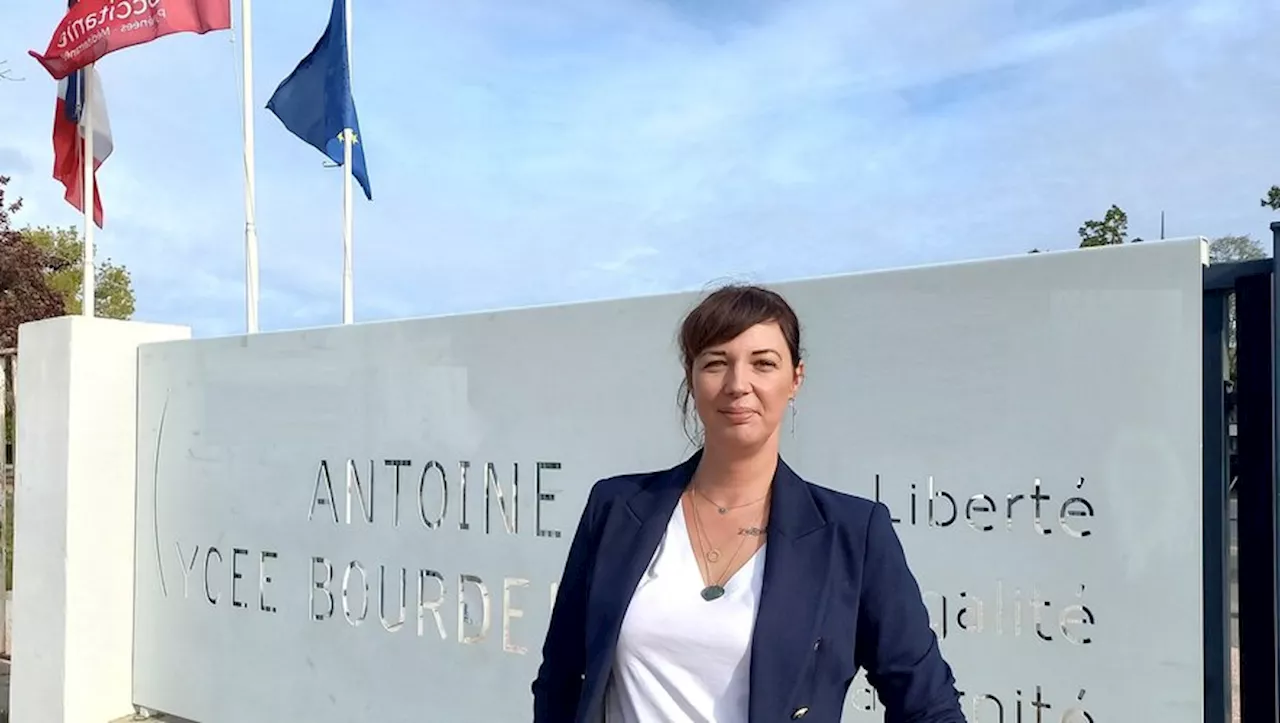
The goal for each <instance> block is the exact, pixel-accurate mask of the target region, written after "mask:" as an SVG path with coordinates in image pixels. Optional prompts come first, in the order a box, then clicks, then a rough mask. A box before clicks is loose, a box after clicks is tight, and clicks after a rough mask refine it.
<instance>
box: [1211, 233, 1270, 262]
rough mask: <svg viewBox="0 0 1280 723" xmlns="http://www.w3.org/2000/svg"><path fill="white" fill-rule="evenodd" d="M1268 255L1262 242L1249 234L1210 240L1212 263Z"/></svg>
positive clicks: (1250, 259) (1251, 258)
mask: <svg viewBox="0 0 1280 723" xmlns="http://www.w3.org/2000/svg"><path fill="white" fill-rule="evenodd" d="M1266 257H1267V252H1266V250H1265V249H1263V248H1262V244H1261V243H1259V242H1257V241H1254V240H1253V239H1252V238H1250V237H1248V236H1219V237H1218V238H1216V239H1214V240H1212V241H1210V242H1209V262H1210V263H1214V264H1225V263H1231V262H1233V261H1253V260H1254V259H1264V258H1266Z"/></svg>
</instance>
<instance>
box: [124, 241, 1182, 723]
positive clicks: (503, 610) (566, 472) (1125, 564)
mask: <svg viewBox="0 0 1280 723" xmlns="http://www.w3.org/2000/svg"><path fill="white" fill-rule="evenodd" d="M779 288H780V290H782V291H783V292H784V293H785V294H786V295H787V296H788V297H789V298H790V299H791V300H792V302H793V303H794V304H795V305H796V307H797V309H798V311H799V313H800V315H801V319H802V321H803V322H804V324H805V327H806V334H807V338H806V342H805V345H806V347H807V351H808V363H809V377H808V382H807V384H806V386H805V388H804V389H803V390H802V392H801V394H800V397H799V398H798V400H797V407H798V415H797V419H796V427H795V430H794V432H792V431H791V429H790V427H789V424H788V427H787V428H786V429H785V430H784V435H785V440H784V443H783V445H784V447H783V452H784V455H785V456H786V457H787V459H788V461H789V462H790V463H791V464H792V465H793V467H795V468H796V469H797V471H799V472H800V473H801V474H802V475H804V476H806V477H807V478H809V479H810V480H812V481H814V482H817V483H820V484H824V485H827V486H829V487H834V488H837V489H840V490H845V491H848V492H851V493H854V494H858V495H863V496H866V497H871V498H879V499H880V500H881V501H882V502H884V503H885V504H886V505H888V506H889V508H890V510H891V512H892V513H893V515H894V517H895V518H897V520H898V525H897V529H898V532H899V534H900V535H901V537H902V539H903V541H904V545H905V546H906V549H907V553H908V556H909V559H910V561H911V563H912V565H913V567H914V569H915V571H916V573H917V575H918V577H919V578H920V580H921V584H922V586H923V587H924V588H925V592H924V594H925V598H926V600H927V602H928V605H929V609H930V611H931V614H932V616H933V622H934V627H935V630H936V631H937V633H938V634H939V635H940V636H941V638H942V646H943V649H944V652H945V653H946V655H947V657H948V658H949V660H950V661H951V663H952V664H953V666H954V668H955V670H956V673H957V676H958V680H959V686H960V687H961V688H962V689H963V691H964V694H965V710H966V713H967V714H968V715H969V716H970V720H971V721H1017V720H1021V721H1060V720H1063V721H1122V720H1160V721H1165V722H1166V723H1184V722H1185V723H1190V722H1191V721H1199V720H1200V719H1201V708H1202V704H1201V691H1202V684H1203V670H1202V668H1203V666H1202V660H1201V655H1202V643H1201V629H1202V625H1201V580H1200V550H1201V542H1200V470H1201V467H1200V444H1201V433H1200V424H1201V421H1200V420H1201V413H1200V394H1201V392H1200V390H1201V387H1200V358H1201V350H1200V337H1201V318H1200V317H1201V312H1200V309H1201V245H1200V243H1199V242H1198V241H1186V242H1182V241H1179V242H1163V243H1147V244H1141V245H1133V246H1127V247H1119V248H1110V249H1096V250H1089V251H1081V252H1071V253H1066V254H1047V255H1033V256H1025V257H1019V258H1012V259H1005V260H997V261H990V262H981V263H967V264H960V265H949V266H940V267H930V268H920V269H911V270H904V271H893V272H885V273H874V274H863V275H855V276H842V277H834V278H826V279H819V280H810V281H803V282H797V283H791V284H786V285H783V286H781V287H779ZM694 301H695V297H694V296H692V295H676V296H662V297H654V298H643V299H633V300H625V301H611V302H604V303H592V304H582V305H572V306H561V307H548V308H536V309H526V310H517V311H506V312H501V313H495V314H481V315H470V316H460V317H449V318H437V319H423V320H414V321H404V322H394V323H385V324H367V325H358V326H353V327H345V328H331V329H320V330H315V331H305V332H290V333H282V334H266V335H259V336H254V337H251V338H228V339H213V340H197V341H183V342H173V343H163V344H154V345H148V346H144V347H143V349H142V351H141V357H140V361H139V364H140V371H139V375H140V384H139V387H140V395H139V399H138V415H139V439H138V507H137V561H136V566H137V607H136V633H135V637H136V649H135V671H134V672H135V683H134V685H135V693H134V699H135V702H136V703H137V704H139V705H143V706H146V707H148V708H152V709H157V710H160V711H164V712H168V713H172V714H175V715H180V716H182V717H185V718H188V719H191V720H195V721H201V722H202V723H215V722H218V721H235V722H236V723H268V722H269V723H277V722H278V721H281V720H307V721H310V722H311V723H349V722H350V721H353V720H370V721H372V720H377V721H402V720H403V721H410V720H414V721H417V720H442V721H451V722H453V723H465V722H468V721H475V722H477V723H495V722H496V721H510V722H512V723H514V722H515V721H521V720H528V719H529V717H530V693H529V683H530V681H531V680H532V678H533V676H534V672H535V669H536V667H537V665H538V662H539V655H538V650H539V646H540V644H541V640H542V635H543V633H544V631H545V626H546V621H547V617H548V612H549V607H550V601H551V599H552V596H553V595H554V592H555V586H556V584H557V578H558V577H559V574H560V568H561V565H562V563H563V559H564V555H565V553H566V550H567V547H568V544H569V535H571V534H572V531H573V527H574V525H575V523H576V520H577V516H578V513H579V511H580V509H581V506H582V504H583V502H584V501H585V499H586V495H587V491H588V489H589V487H590V485H591V484H592V482H594V481H595V480H596V479H598V478H600V477H603V476H607V475H611V474H616V473H619V472H625V471H634V470H642V469H656V468H660V467H666V466H670V465H673V464H676V463H678V462H679V461H681V460H682V459H684V457H685V456H686V455H687V454H689V453H690V452H691V451H692V449H691V447H690V445H689V443H688V442H687V441H686V440H685V438H684V437H683V434H682V432H681V427H680V421H679V419H678V415H677V412H676V406H675V399H676V385H677V383H678V381H679V378H680V371H679V364H678V362H677V359H676V353H675V348H674V341H673V340H674V335H675V331H676V326H677V324H678V321H679V319H680V317H681V315H682V314H683V313H684V312H685V311H686V310H687V309H688V308H690V306H691V305H692V304H693V303H694ZM1019 716H1020V717H1019ZM880 717H881V713H880V711H878V710H877V706H876V703H875V701H874V695H873V694H872V693H871V692H870V691H869V690H868V689H867V687H866V683H865V681H863V680H862V679H861V677H860V678H859V679H858V680H856V681H855V682H854V685H853V688H852V689H851V692H850V696H849V700H848V703H847V713H846V719H847V720H852V721H861V720H865V721H877V720H879V719H880Z"/></svg>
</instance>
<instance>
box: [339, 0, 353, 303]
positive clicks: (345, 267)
mask: <svg viewBox="0 0 1280 723" xmlns="http://www.w3.org/2000/svg"><path fill="white" fill-rule="evenodd" d="M342 4H343V8H344V11H345V12H346V22H345V23H343V25H344V26H345V31H346V41H347V82H348V84H349V83H350V82H351V77H352V73H351V0H343V3H342ZM354 135H355V134H354V132H353V131H352V129H350V128H343V129H342V323H343V324H350V323H352V322H353V321H355V308H354V307H355V300H354V298H353V296H354V295H353V293H352V289H351V285H352V278H351V277H352V269H351V267H352V250H351V236H352V232H353V226H354V224H353V222H352V215H353V209H352V198H351V144H352V142H353V141H354V140H355V138H354Z"/></svg>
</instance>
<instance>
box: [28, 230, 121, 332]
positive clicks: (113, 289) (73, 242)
mask: <svg viewBox="0 0 1280 723" xmlns="http://www.w3.org/2000/svg"><path fill="white" fill-rule="evenodd" d="M22 236H23V238H25V239H26V240H27V241H28V242H30V243H31V244H32V245H34V246H36V247H37V248H39V249H41V250H43V251H45V252H46V253H48V254H50V255H51V256H52V257H53V258H54V259H56V260H57V262H58V263H57V264H56V268H54V269H51V270H50V271H49V272H48V273H47V274H46V277H45V278H46V279H47V280H48V283H49V287H50V288H52V289H53V290H54V291H56V292H58V294H60V295H61V296H62V298H63V300H64V304H65V308H66V313H68V314H79V313H80V311H81V309H83V308H84V296H83V293H82V289H81V287H80V282H81V280H82V279H83V276H84V275H83V272H82V269H83V266H84V264H83V262H82V261H81V258H82V256H83V254H84V241H82V240H81V239H80V233H79V232H78V231H77V230H76V229H75V228H74V227H68V228H49V227H47V226H41V227H39V228H32V227H30V226H28V227H27V228H24V229H23V230H22ZM94 269H95V273H94V294H93V296H94V299H93V301H94V303H93V307H94V315H95V316H98V317H101V318H105V319H128V318H130V317H132V316H133V311H134V296H133V282H132V279H131V278H130V277H129V270H128V269H126V268H125V267H123V266H119V265H117V264H114V263H112V261H111V259H106V260H104V261H100V262H97V263H95V264H94Z"/></svg>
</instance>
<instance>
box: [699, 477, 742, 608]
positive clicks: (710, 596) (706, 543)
mask: <svg viewBox="0 0 1280 723" xmlns="http://www.w3.org/2000/svg"><path fill="white" fill-rule="evenodd" d="M689 502H690V503H692V502H693V500H692V499H690V500H689ZM693 522H694V526H695V527H696V528H697V530H696V531H697V534H698V542H699V546H700V547H702V548H703V550H704V553H703V554H704V555H705V556H706V558H707V561H708V563H712V562H715V561H716V560H719V559H720V551H719V550H716V549H715V548H712V547H711V546H710V540H709V538H708V537H707V532H706V530H705V529H703V527H702V517H701V515H700V514H699V513H698V506H697V505H693ZM746 541H747V536H746V535H739V539H738V546H737V547H736V548H734V551H733V556H732V557H730V558H729V563H728V564H727V565H726V566H725V569H724V570H723V571H722V572H721V573H720V578H719V579H717V580H716V581H715V582H711V581H710V577H711V568H710V564H708V565H707V567H706V568H705V570H704V569H703V564H702V561H701V560H698V572H700V573H702V579H703V581H705V582H707V585H706V586H705V587H703V588H702V592H701V593H699V594H700V595H701V596H702V599H703V600H706V601H707V602H711V601H713V600H717V599H719V598H721V597H724V578H725V573H727V572H728V571H729V570H730V569H731V568H732V567H733V561H734V560H736V559H738V553H740V552H742V545H743V544H744V543H745V542H746ZM708 548H710V549H708ZM713 556H714V558H715V559H712V557H713Z"/></svg>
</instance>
